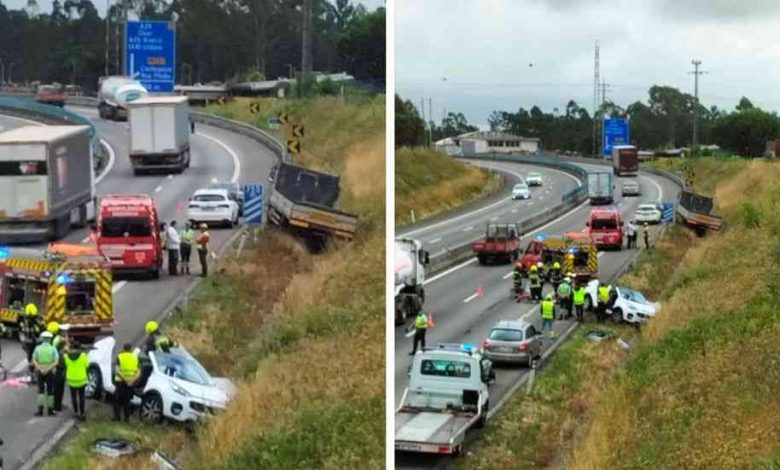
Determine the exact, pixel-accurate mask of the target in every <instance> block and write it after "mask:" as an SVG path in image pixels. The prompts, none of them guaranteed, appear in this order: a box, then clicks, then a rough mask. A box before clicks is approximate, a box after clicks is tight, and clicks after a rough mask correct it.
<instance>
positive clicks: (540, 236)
mask: <svg viewBox="0 0 780 470" xmlns="http://www.w3.org/2000/svg"><path fill="white" fill-rule="evenodd" d="M546 238H547V236H546V235H545V234H543V233H540V234H539V235H537V236H536V239H537V240H539V241H544V239H546Z"/></svg>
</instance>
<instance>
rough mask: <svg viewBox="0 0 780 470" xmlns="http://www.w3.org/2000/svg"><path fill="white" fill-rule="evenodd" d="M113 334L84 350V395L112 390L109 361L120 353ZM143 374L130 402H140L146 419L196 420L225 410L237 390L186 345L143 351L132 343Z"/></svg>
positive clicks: (101, 394)
mask: <svg viewBox="0 0 780 470" xmlns="http://www.w3.org/2000/svg"><path fill="white" fill-rule="evenodd" d="M115 345H116V340H115V339H114V338H113V337H107V338H103V339H101V340H99V341H97V342H96V343H95V345H94V347H93V349H92V350H91V351H90V352H89V353H88V356H89V369H87V388H86V390H85V394H86V396H87V398H92V399H98V400H99V399H100V398H101V397H102V396H103V395H104V394H105V393H108V394H113V393H114V391H115V390H116V387H115V385H114V382H113V378H112V374H113V366H114V364H113V361H114V360H115V358H116V355H117V354H118V353H119V349H118V348H117V349H115V348H114V346H115ZM133 353H134V354H136V355H137V356H139V359H140V360H139V365H140V367H141V380H140V381H139V383H138V384H137V386H136V387H135V389H134V396H133V404H134V405H136V406H138V407H140V417H141V419H142V420H143V421H146V422H148V423H160V422H162V421H163V419H164V418H168V419H171V420H174V421H179V422H194V421H199V420H202V419H204V418H207V417H209V416H211V415H213V414H214V413H216V412H218V411H220V410H224V409H225V408H226V407H227V404H228V402H229V401H230V400H231V398H232V397H233V396H234V395H235V393H236V388H235V386H234V385H233V383H232V382H231V381H230V380H228V379H224V378H213V377H211V376H210V375H209V373H208V372H207V371H206V369H204V368H203V366H201V365H200V363H199V362H198V361H196V360H195V358H193V357H192V356H191V355H190V354H189V353H188V352H187V351H186V350H185V349H184V348H182V347H175V348H171V349H170V352H168V353H165V352H162V351H153V352H151V353H150V354H149V356H148V357H147V356H146V355H145V354H141V352H140V349H138V348H136V349H135V351H133Z"/></svg>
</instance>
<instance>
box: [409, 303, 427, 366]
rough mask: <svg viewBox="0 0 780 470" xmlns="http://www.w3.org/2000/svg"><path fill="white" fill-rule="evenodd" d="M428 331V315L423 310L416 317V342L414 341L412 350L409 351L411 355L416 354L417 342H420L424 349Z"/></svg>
mask: <svg viewBox="0 0 780 470" xmlns="http://www.w3.org/2000/svg"><path fill="white" fill-rule="evenodd" d="M426 331H428V315H426V314H425V312H423V311H422V310H421V311H419V312H418V313H417V316H416V317H415V319H414V343H412V352H410V353H409V355H410V356H414V354H415V353H416V352H417V343H420V344H421V345H422V349H425V333H426Z"/></svg>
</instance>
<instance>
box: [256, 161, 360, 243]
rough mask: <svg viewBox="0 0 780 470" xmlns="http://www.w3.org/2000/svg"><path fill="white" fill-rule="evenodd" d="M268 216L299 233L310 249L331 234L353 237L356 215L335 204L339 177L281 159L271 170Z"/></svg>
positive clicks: (273, 221) (278, 224)
mask: <svg viewBox="0 0 780 470" xmlns="http://www.w3.org/2000/svg"><path fill="white" fill-rule="evenodd" d="M270 179H271V181H272V187H271V191H270V193H271V194H270V197H269V201H268V220H269V221H270V222H271V223H272V224H274V225H277V226H280V227H283V228H285V229H286V230H288V231H290V232H291V233H294V234H298V235H302V236H303V237H305V238H306V240H307V241H308V242H309V247H310V248H311V249H312V250H313V251H318V250H319V249H321V248H322V247H324V245H325V243H326V242H327V240H328V238H330V237H331V236H334V237H337V238H342V239H345V240H352V238H353V237H354V236H355V230H356V229H357V221H358V216H357V215H354V214H349V213H347V212H343V211H340V210H338V209H336V208H335V207H334V206H335V205H336V201H337V200H338V198H339V191H340V190H339V177H338V176H336V175H330V174H327V173H322V172H319V171H314V170H310V169H308V168H304V167H302V166H298V165H295V164H292V163H287V162H282V163H279V164H278V165H276V166H275V167H274V169H273V170H272V171H271V176H270Z"/></svg>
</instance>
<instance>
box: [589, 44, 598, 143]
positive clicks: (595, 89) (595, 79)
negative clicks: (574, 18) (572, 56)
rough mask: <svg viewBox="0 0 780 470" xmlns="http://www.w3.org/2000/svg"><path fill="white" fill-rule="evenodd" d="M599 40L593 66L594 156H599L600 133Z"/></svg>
mask: <svg viewBox="0 0 780 470" xmlns="http://www.w3.org/2000/svg"><path fill="white" fill-rule="evenodd" d="M598 101H599V40H598V39H596V55H595V61H594V64H593V146H592V147H591V148H592V149H593V154H594V155H593V156H594V157H595V156H598V151H597V149H596V134H597V133H598V119H597V116H596V114H597V113H598V106H599V103H598Z"/></svg>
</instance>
